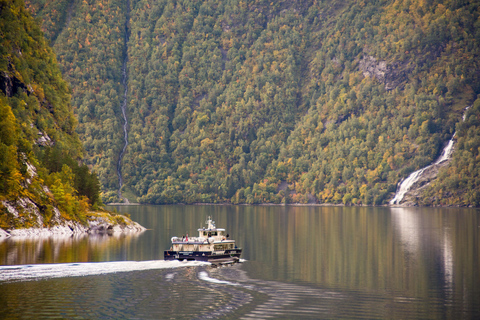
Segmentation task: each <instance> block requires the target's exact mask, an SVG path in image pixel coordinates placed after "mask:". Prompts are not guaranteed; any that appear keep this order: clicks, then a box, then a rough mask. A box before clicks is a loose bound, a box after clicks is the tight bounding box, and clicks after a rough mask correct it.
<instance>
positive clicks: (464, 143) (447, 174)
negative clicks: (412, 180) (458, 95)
mask: <svg viewBox="0 0 480 320" xmlns="http://www.w3.org/2000/svg"><path fill="white" fill-rule="evenodd" d="M457 129H458V131H457V135H456V138H457V144H456V146H455V148H456V151H455V153H454V154H453V159H452V162H451V164H450V165H449V166H448V167H445V168H443V169H442V170H441V171H440V172H439V174H438V179H437V180H435V181H434V182H433V183H432V184H431V185H430V186H429V188H428V190H427V191H426V192H425V193H424V194H423V196H422V204H424V205H442V206H447V205H450V206H451V205H461V206H475V207H478V206H480V97H478V98H477V100H475V102H474V104H473V105H472V107H471V108H469V110H468V111H467V114H466V117H465V121H464V122H462V123H460V124H459V125H457Z"/></svg>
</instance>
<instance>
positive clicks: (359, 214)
mask: <svg viewBox="0 0 480 320" xmlns="http://www.w3.org/2000/svg"><path fill="white" fill-rule="evenodd" d="M110 209H113V208H110ZM115 209H117V210H118V211H119V212H124V213H129V214H130V215H131V217H132V219H134V220H135V221H138V222H139V223H140V224H142V225H143V226H145V227H147V228H148V229H149V230H148V231H146V232H144V233H142V234H140V235H116V236H90V237H85V236H82V237H68V238H62V237H51V238H46V239H35V240H34V239H22V240H19V239H9V240H6V241H3V242H0V319H16V318H18V319H28V318H35V319H38V318H56V319H58V318H67V319H70V318H77V319H119V318H127V319H132V318H136V319H280V318H283V319H292V318H303V319H309V318H310V319H318V318H366V319H375V318H391V319H419V318H423V319H426V318H427V319H475V318H477V319H478V318H480V246H479V244H480V239H479V238H480V211H479V210H476V209H432V208H349V207H348V208H344V207H281V206H259V207H257V206H129V207H115ZM209 215H211V216H212V217H213V218H214V220H216V222H217V226H218V227H224V228H226V229H227V231H228V233H229V234H230V235H231V238H233V239H235V240H237V244H238V246H240V247H242V248H243V250H244V251H243V254H242V258H243V259H245V260H246V261H245V262H243V263H240V264H236V265H234V266H231V267H221V268H213V267H212V266H210V265H208V264H198V263H182V262H178V263H170V262H165V261H162V259H163V250H165V249H166V248H169V247H170V238H171V237H172V236H177V235H180V236H181V235H184V234H186V233H189V234H191V235H196V229H197V228H199V227H200V226H203V223H204V221H205V218H206V217H207V216H209Z"/></svg>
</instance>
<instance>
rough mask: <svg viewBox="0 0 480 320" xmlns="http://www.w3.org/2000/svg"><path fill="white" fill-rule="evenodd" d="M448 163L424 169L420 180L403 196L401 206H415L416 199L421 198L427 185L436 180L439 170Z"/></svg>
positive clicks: (436, 164) (444, 162)
mask: <svg viewBox="0 0 480 320" xmlns="http://www.w3.org/2000/svg"><path fill="white" fill-rule="evenodd" d="M448 162H449V161H448V160H447V161H443V162H441V163H435V164H432V165H431V166H429V167H428V168H426V169H425V171H423V173H422V176H421V178H420V179H419V180H418V181H416V182H415V183H414V184H413V185H412V187H411V188H410V190H408V192H407V193H406V194H405V196H404V198H403V201H402V202H401V205H402V206H405V207H413V206H417V205H418V197H419V196H421V194H422V192H423V190H424V189H425V188H426V187H427V186H428V185H429V183H430V182H431V181H433V180H435V179H436V178H437V174H438V171H439V170H440V168H442V167H444V166H446V165H447V164H448Z"/></svg>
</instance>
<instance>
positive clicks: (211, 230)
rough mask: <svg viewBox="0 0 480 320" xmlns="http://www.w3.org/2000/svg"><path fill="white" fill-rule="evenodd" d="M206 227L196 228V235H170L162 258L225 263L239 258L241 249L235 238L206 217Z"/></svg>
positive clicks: (236, 260)
mask: <svg viewBox="0 0 480 320" xmlns="http://www.w3.org/2000/svg"><path fill="white" fill-rule="evenodd" d="M205 224H206V225H207V227H206V228H205V227H203V228H200V229H198V237H189V236H188V234H187V236H182V237H172V239H171V241H172V246H171V247H170V250H165V252H164V260H180V261H184V260H187V261H208V262H211V263H216V264H217V263H218V264H227V263H235V262H238V261H239V260H240V255H241V254H242V249H241V248H238V247H237V246H236V244H235V240H231V239H229V234H228V233H226V232H225V229H222V228H217V227H216V226H215V221H213V220H212V218H211V217H208V219H207V221H206V222H205Z"/></svg>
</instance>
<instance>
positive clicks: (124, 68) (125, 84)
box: [117, 0, 130, 203]
mask: <svg viewBox="0 0 480 320" xmlns="http://www.w3.org/2000/svg"><path fill="white" fill-rule="evenodd" d="M126 6H127V10H126V14H125V39H124V41H125V42H124V53H123V65H122V83H123V87H124V91H123V103H122V105H121V110H122V115H123V136H124V140H125V143H124V145H123V149H122V151H121V152H120V155H119V157H118V164H117V174H118V198H119V199H120V201H123V202H125V203H130V202H129V201H128V199H127V198H125V197H124V196H123V195H122V186H123V178H122V159H123V156H124V155H125V151H126V150H127V146H128V118H127V93H128V73H127V62H128V39H129V29H128V21H129V19H130V1H129V0H127V3H126Z"/></svg>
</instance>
